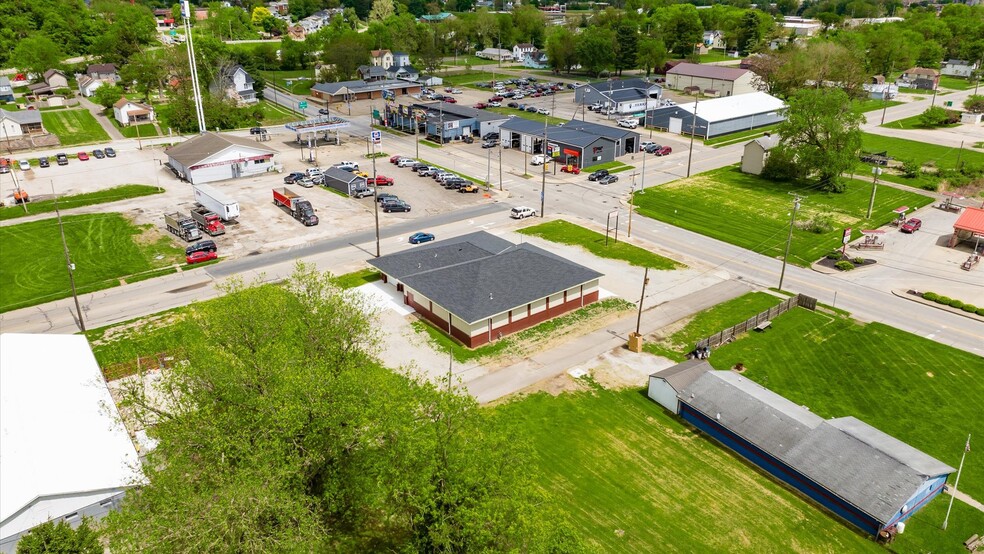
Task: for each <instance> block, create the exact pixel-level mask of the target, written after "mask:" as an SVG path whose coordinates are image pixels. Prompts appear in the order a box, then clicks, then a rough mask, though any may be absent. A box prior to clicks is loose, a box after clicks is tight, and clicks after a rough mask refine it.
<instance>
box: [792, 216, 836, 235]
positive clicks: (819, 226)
mask: <svg viewBox="0 0 984 554" xmlns="http://www.w3.org/2000/svg"><path fill="white" fill-rule="evenodd" d="M800 228H801V229H803V230H804V231H809V232H811V233H816V234H818V235H822V234H824V233H829V232H831V231H833V230H834V215H833V214H830V213H821V214H815V215H814V216H813V217H812V218H810V220H809V221H805V222H803V223H802V224H801V225H800Z"/></svg>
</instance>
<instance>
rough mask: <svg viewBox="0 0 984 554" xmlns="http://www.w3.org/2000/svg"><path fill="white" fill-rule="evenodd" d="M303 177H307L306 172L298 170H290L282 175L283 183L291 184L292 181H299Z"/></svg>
mask: <svg viewBox="0 0 984 554" xmlns="http://www.w3.org/2000/svg"><path fill="white" fill-rule="evenodd" d="M305 177H307V174H305V173H301V172H300V171H292V172H290V173H289V174H287V176H286V177H284V184H287V185H292V184H294V181H299V180H301V179H303V178H305Z"/></svg>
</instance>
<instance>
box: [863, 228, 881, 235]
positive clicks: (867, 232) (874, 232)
mask: <svg viewBox="0 0 984 554" xmlns="http://www.w3.org/2000/svg"><path fill="white" fill-rule="evenodd" d="M861 234H862V235H884V234H885V231H884V230H883V229H861Z"/></svg>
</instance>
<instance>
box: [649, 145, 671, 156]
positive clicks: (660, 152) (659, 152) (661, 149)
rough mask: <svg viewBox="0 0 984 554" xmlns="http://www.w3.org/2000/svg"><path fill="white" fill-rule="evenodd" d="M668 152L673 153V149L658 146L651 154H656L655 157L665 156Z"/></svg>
mask: <svg viewBox="0 0 984 554" xmlns="http://www.w3.org/2000/svg"><path fill="white" fill-rule="evenodd" d="M670 152H673V149H672V148H670V147H669V146H660V147H659V148H657V149H656V151H655V152H653V154H656V155H657V156H665V155H667V154H669V153H670Z"/></svg>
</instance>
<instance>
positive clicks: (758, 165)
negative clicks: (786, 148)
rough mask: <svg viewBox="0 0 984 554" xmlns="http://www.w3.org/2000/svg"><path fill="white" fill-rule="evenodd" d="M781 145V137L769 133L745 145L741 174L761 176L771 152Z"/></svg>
mask: <svg viewBox="0 0 984 554" xmlns="http://www.w3.org/2000/svg"><path fill="white" fill-rule="evenodd" d="M778 144H779V135H769V134H768V133H767V134H765V135H764V136H761V137H759V138H757V139H755V140H753V141H749V142H748V143H746V144H745V150H744V151H743V152H742V155H741V172H742V173H750V174H752V175H761V174H762V169H764V168H765V162H766V161H767V160H768V159H769V151H770V150H772V149H773V148H775V147H776V146H777V145H778Z"/></svg>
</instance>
